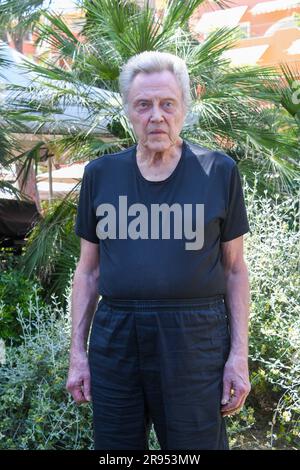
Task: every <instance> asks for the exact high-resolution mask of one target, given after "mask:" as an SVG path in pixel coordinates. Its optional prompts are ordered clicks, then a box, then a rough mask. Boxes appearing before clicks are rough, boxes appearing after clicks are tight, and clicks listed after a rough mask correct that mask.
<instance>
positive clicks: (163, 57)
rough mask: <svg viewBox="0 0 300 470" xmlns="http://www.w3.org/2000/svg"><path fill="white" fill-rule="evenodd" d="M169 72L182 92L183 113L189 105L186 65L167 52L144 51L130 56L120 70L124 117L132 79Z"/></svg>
mask: <svg viewBox="0 0 300 470" xmlns="http://www.w3.org/2000/svg"><path fill="white" fill-rule="evenodd" d="M165 70H169V71H170V72H172V73H173V74H174V75H175V78H176V79H177V82H178V85H179V86H180V88H181V90H182V97H183V104H184V108H185V111H186V112H187V111H188V108H189V106H190V104H191V90H190V78H189V73H188V69H187V66H186V63H185V61H184V60H183V59H181V58H180V57H178V56H176V55H174V54H170V53H169V52H159V51H144V52H141V53H140V54H136V55H134V56H132V57H131V58H130V59H129V60H128V61H127V62H126V63H125V64H124V65H123V66H122V68H121V73H120V76H119V88H120V93H121V96H122V100H123V106H124V110H125V113H126V115H128V94H129V89H130V86H131V84H132V81H133V79H134V77H135V76H136V75H137V74H138V73H140V72H142V73H153V72H163V71H165Z"/></svg>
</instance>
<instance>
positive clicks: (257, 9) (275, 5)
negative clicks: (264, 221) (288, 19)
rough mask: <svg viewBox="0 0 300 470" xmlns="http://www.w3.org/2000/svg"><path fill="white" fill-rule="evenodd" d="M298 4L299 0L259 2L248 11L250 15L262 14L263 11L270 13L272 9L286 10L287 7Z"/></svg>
mask: <svg viewBox="0 0 300 470" xmlns="http://www.w3.org/2000/svg"><path fill="white" fill-rule="evenodd" d="M297 6H300V1H299V0H275V1H272V2H263V3H261V2H259V3H257V4H256V5H255V6H254V7H253V8H251V10H250V12H251V13H252V15H263V14H265V13H272V12H274V11H280V10H288V9H289V8H295V7H297Z"/></svg>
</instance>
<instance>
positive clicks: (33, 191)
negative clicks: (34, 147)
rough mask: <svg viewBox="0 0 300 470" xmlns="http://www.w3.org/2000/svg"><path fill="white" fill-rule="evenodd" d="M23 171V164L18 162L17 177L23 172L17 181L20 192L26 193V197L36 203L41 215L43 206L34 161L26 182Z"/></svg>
mask: <svg viewBox="0 0 300 470" xmlns="http://www.w3.org/2000/svg"><path fill="white" fill-rule="evenodd" d="M21 169H22V163H21V162H16V171H17V175H19V172H21V173H20V175H19V177H18V180H17V182H18V186H19V190H20V191H22V193H24V195H26V196H27V197H29V198H30V199H31V200H32V201H34V202H35V204H36V207H37V210H38V212H39V213H40V214H41V213H42V209H41V204H40V196H39V192H38V189H37V183H36V174H35V169H34V162H33V161H32V162H31V164H30V168H29V171H28V175H27V178H26V180H25V174H24V169H23V170H22V171H21ZM24 199H25V198H24Z"/></svg>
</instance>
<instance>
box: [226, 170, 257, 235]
mask: <svg viewBox="0 0 300 470" xmlns="http://www.w3.org/2000/svg"><path fill="white" fill-rule="evenodd" d="M249 231H250V227H249V221H248V216H247V210H246V205H245V199H244V194H243V188H242V182H241V177H240V173H239V170H238V166H237V164H236V163H235V164H234V165H233V167H232V172H231V178H230V188H229V200H228V206H227V211H226V216H225V219H224V220H223V221H222V223H221V236H220V240H221V242H227V241H230V240H233V239H234V238H237V237H240V236H241V235H244V234H245V233H247V232H249Z"/></svg>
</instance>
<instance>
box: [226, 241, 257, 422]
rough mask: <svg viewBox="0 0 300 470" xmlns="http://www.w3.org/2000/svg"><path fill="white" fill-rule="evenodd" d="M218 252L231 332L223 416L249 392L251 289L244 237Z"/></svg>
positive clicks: (232, 409) (236, 407) (234, 408)
mask: <svg viewBox="0 0 300 470" xmlns="http://www.w3.org/2000/svg"><path fill="white" fill-rule="evenodd" d="M221 250H222V264H223V267H224V272H225V277H226V298H225V301H226V304H227V307H228V310H229V313H230V318H229V320H230V331H231V348H230V354H229V357H228V360H227V362H226V364H225V368H224V377H223V397H222V405H224V406H222V414H223V416H226V415H227V414H233V412H237V411H239V409H240V408H242V406H243V405H244V403H245V400H246V398H247V396H248V394H249V392H250V390H251V386H250V381H249V370H248V322H249V307H250V288H249V276H248V269H247V266H246V263H245V261H244V257H243V236H240V237H237V238H235V239H233V240H230V241H228V242H224V243H221ZM232 393H233V396H232V395H231V394H232Z"/></svg>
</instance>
